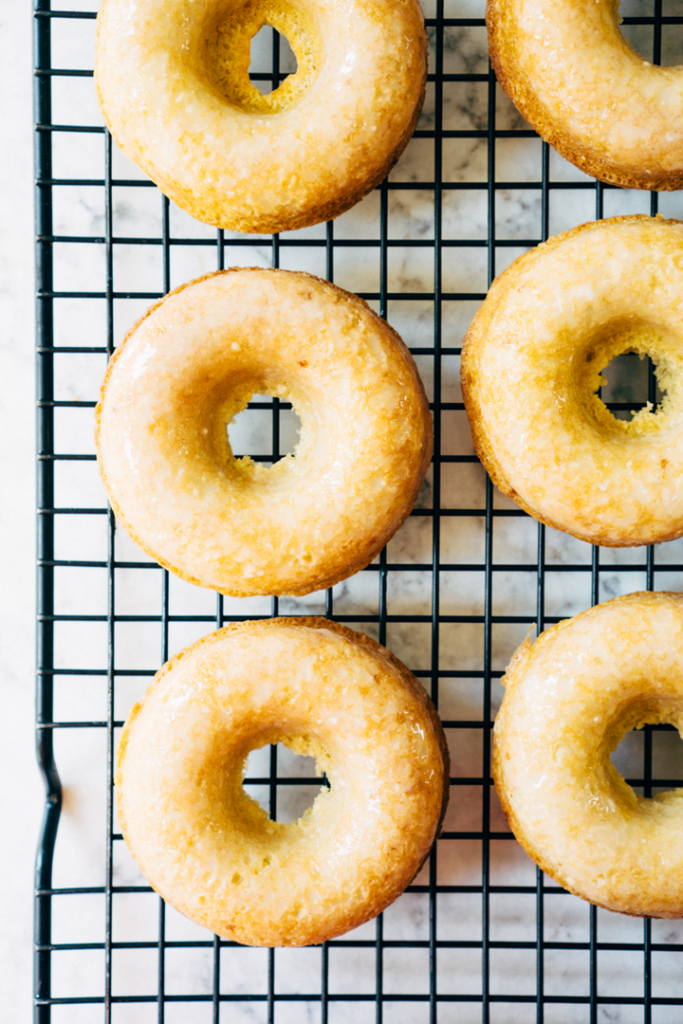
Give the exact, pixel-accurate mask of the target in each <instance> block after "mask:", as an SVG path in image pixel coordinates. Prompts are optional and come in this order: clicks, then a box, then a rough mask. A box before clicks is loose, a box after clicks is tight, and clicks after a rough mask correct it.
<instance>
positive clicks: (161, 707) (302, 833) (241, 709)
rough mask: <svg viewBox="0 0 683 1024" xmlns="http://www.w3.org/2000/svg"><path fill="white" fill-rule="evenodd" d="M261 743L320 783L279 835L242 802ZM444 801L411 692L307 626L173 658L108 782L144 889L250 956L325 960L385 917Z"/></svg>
mask: <svg viewBox="0 0 683 1024" xmlns="http://www.w3.org/2000/svg"><path fill="white" fill-rule="evenodd" d="M267 743H284V744H286V745H287V746H288V747H289V748H290V749H292V750H294V751H296V752H297V753H299V754H306V755H308V756H310V757H314V758H315V759H316V763H317V771H318V774H320V775H322V774H323V772H324V773H325V774H326V776H327V779H328V781H329V783H330V788H329V790H327V789H323V790H322V791H321V792H320V794H319V795H318V796H317V798H316V800H315V803H314V804H313V806H312V807H311V808H309V810H308V811H306V813H305V814H304V815H303V816H302V817H301V818H300V819H299V820H298V821H296V822H294V823H292V824H289V825H286V824H283V823H281V822H275V821H272V820H271V819H270V818H269V817H268V814H267V813H266V812H265V811H264V810H262V808H261V807H260V806H259V805H258V804H257V803H256V802H255V801H254V800H252V799H251V798H250V797H249V796H247V794H246V793H245V791H244V789H243V787H242V780H243V778H244V769H245V762H246V758H247V755H248V753H249V752H250V751H251V750H254V749H255V748H257V747H262V746H264V745H265V744H267ZM448 786H449V760H448V752H447V748H446V743H445V739H444V734H443V729H442V728H441V723H440V722H439V718H438V716H437V714H436V711H435V710H434V707H433V705H432V703H431V701H430V700H429V698H428V697H427V694H426V693H425V691H424V690H423V688H422V687H421V686H420V684H419V683H418V682H417V680H416V679H415V678H414V676H413V675H411V673H410V672H409V671H408V669H407V668H406V667H405V666H404V665H402V664H401V662H400V661H398V659H397V658H394V657H393V656H392V655H391V654H390V653H389V651H387V650H386V649H385V648H384V647H380V645H379V644H377V643H375V642H374V640H371V639H370V638H369V637H367V636H364V635H363V634H362V633H354V632H353V631H352V630H350V629H346V628H344V627H343V626H339V625H337V624H336V623H333V622H330V621H329V620H327V619H317V618H292V619H270V620H263V621H260V622H243V623H239V624H238V625H233V626H227V627H225V629H221V630H219V631H218V632H217V633H212V634H211V635H209V636H207V637H204V639H202V640H200V641H199V642H198V643H196V644H194V645H193V646H192V647H188V648H187V650H185V651H183V652H182V653H181V654H179V655H177V656H176V657H175V658H172V659H171V661H169V662H168V664H167V665H165V666H164V667H163V668H162V669H161V671H160V672H159V673H158V674H157V676H156V678H155V680H154V681H153V683H152V685H151V687H150V689H149V690H148V691H147V694H146V696H145V699H144V701H143V703H142V705H139V704H138V705H136V706H135V707H134V708H133V710H132V712H131V714H130V716H129V718H128V721H127V723H126V725H125V728H124V730H123V734H122V737H121V743H120V746H119V751H118V768H117V772H116V797H117V807H118V816H119V821H120V823H121V827H122V830H123V835H124V837H125V840H126V842H127V843H128V846H129V848H130V850H131V853H132V854H133V856H134V857H135V859H136V861H137V862H138V864H139V866H140V868H141V870H142V871H143V873H144V874H145V876H146V877H147V878H148V879H149V881H150V883H151V885H152V886H153V887H154V889H156V890H157V892H159V893H160V894H161V895H162V896H163V897H164V899H165V900H167V901H168V902H169V903H171V904H173V906H174V907H176V908H177V909H178V910H180V911H181V912H182V913H183V914H186V915H187V916H188V917H189V918H191V919H192V920H193V921H196V922H197V923H198V924H201V925H203V926H204V927H206V928H208V929H210V930H211V931H212V932H214V933H216V934H218V935H220V936H223V937H224V938H229V939H233V940H236V941H237V942H241V943H244V944H246V945H251V946H303V945H308V944H311V943H319V942H323V941H325V940H326V939H331V938H334V936H336V935H341V934H342V932H346V931H348V930H349V929H351V928H356V927H357V926H358V925H361V924H363V923H364V922H365V921H368V920H369V919H370V918H371V917H374V916H375V915H376V914H379V913H380V911H382V910H384V908H385V907H386V906H388V904H389V903H391V902H392V901H393V900H394V899H396V897H397V896H399V895H400V893H401V892H403V890H404V889H405V887H406V885H408V883H409V882H410V881H411V880H412V879H413V878H414V876H415V875H416V874H417V872H418V871H419V869H420V867H421V865H422V863H423V861H424V859H425V858H426V856H427V854H428V853H429V850H430V849H431V846H432V844H433V842H434V840H435V839H436V837H437V835H438V833H439V830H440V826H441V822H442V820H443V816H444V813H445V809H446V804H447V802H448Z"/></svg>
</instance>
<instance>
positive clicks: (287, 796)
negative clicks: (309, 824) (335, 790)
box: [243, 742, 329, 825]
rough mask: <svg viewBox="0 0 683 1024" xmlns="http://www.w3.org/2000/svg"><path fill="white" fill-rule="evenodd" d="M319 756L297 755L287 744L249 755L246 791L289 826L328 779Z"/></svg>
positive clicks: (318, 794)
mask: <svg viewBox="0 0 683 1024" xmlns="http://www.w3.org/2000/svg"><path fill="white" fill-rule="evenodd" d="M321 775H322V771H321V769H320V767H319V765H318V762H317V761H316V759H315V757H310V756H308V755H306V754H297V753H296V751H294V750H292V749H291V748H290V747H289V746H287V745H286V744H285V743H283V742H280V743H277V744H267V745H265V746H262V747H257V748H255V749H254V750H252V751H251V752H250V754H249V756H248V757H247V762H246V768H245V777H244V783H243V786H244V791H245V793H246V794H247V796H249V797H251V799H252V800H255V801H256V802H257V803H258V804H259V806H260V807H262V808H263V810H264V811H265V812H266V813H267V814H268V817H269V818H270V819H271V821H278V822H280V823H282V824H285V825H291V824H292V823H294V822H300V821H301V819H302V818H303V817H304V815H305V814H306V812H307V811H308V810H309V809H310V808H311V807H312V806H313V804H314V803H315V801H316V800H317V798H318V797H319V796H320V794H321V793H323V792H327V789H328V786H329V784H328V782H327V779H326V778H325V777H324V776H323V777H322V779H321Z"/></svg>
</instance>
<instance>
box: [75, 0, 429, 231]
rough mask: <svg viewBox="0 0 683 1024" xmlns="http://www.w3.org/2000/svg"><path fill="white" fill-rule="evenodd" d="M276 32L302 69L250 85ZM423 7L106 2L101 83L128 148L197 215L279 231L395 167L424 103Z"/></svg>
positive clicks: (359, 191)
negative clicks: (264, 89) (272, 85)
mask: <svg viewBox="0 0 683 1024" xmlns="http://www.w3.org/2000/svg"><path fill="white" fill-rule="evenodd" d="M263 25H272V26H273V28H274V29H276V30H277V31H278V32H281V33H282V34H283V35H285V36H286V37H287V39H288V40H289V42H290V44H291V46H292V49H293V50H294V53H295V56H296V59H297V62H298V70H297V72H296V74H293V75H290V76H289V77H288V78H286V79H285V81H284V82H283V83H282V84H281V85H280V86H279V88H277V89H275V91H274V92H272V93H271V94H270V95H269V96H264V95H262V94H261V93H260V92H259V91H258V89H256V88H255V87H254V86H253V85H252V84H251V82H250V80H249V64H250V60H251V50H250V47H251V40H252V38H253V36H255V35H256V33H257V32H258V31H259V29H261V28H262V27H263ZM426 77H427V41H426V36H425V30H424V24H423V18H422V13H421V11H420V6H419V4H418V2H417V0H137V2H136V3H131V2H130V0H104V3H103V5H102V8H101V9H100V13H99V15H98V29H97V47H96V53H95V84H96V88H97V95H98V97H99V101H100V106H101V107H102V112H103V114H104V117H105V120H106V122H107V124H108V126H109V128H110V131H111V133H112V135H113V136H114V138H115V139H116V141H117V142H118V144H119V145H120V146H121V148H122V149H123V151H124V152H125V153H126V155H127V156H129V157H130V159H131V160H134V161H135V163H136V164H138V166H139V167H141V168H142V170H143V171H145V173H146V174H148V175H149V177H150V178H151V179H152V180H153V181H155V182H156V183H157V185H159V187H160V188H161V189H162V191H163V192H164V193H165V194H166V195H167V196H168V197H169V198H170V199H172V200H173V201H174V202H175V203H177V204H178V206H180V207H182V209H184V210H187V211H188V213H191V214H192V216H193V217H196V218H197V219H198V220H201V221H205V222H207V223H208V224H215V225H216V226H218V227H221V228H229V229H230V230H233V231H247V232H252V231H253V232H272V231H291V230H292V229H293V228H301V227H305V226H306V225H308V224H317V223H318V222H319V221H324V220H327V219H329V218H331V217H337V216H339V214H340V213H343V212H344V211H345V210H348V209H349V207H351V206H353V205H354V203H357V202H358V201H359V200H360V199H362V198H363V196H364V195H366V193H368V192H370V190H371V189H373V188H374V187H375V186H376V185H378V184H379V182H380V181H382V179H383V178H384V177H385V176H386V175H387V173H388V172H389V170H390V168H391V167H392V166H393V165H394V163H395V162H396V161H397V160H398V158H399V156H400V155H401V153H402V152H403V150H404V148H405V146H406V145H407V143H408V140H409V139H410V136H411V135H412V133H413V129H414V128H415V124H416V122H417V119H418V116H419V113H420V110H421V108H422V102H423V99H424V92H425V82H426Z"/></svg>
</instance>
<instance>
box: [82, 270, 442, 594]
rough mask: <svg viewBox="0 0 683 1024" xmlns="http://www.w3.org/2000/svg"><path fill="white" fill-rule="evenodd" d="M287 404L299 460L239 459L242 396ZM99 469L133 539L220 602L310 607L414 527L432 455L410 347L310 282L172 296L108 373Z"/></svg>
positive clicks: (235, 277)
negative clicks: (273, 597) (263, 597)
mask: <svg viewBox="0 0 683 1024" xmlns="http://www.w3.org/2000/svg"><path fill="white" fill-rule="evenodd" d="M254 393H256V394H264V393H267V394H270V395H275V396H277V397H278V398H281V399H285V400H288V401H291V402H292V404H293V406H294V409H295V410H296V411H297V412H298V414H299V416H300V419H301V438H300V442H299V444H298V445H297V447H296V449H295V452H294V455H289V456H287V457H286V458H284V459H281V460H280V461H279V462H277V463H276V464H275V465H273V466H272V467H270V468H266V467H265V466H262V465H259V464H254V462H253V461H252V460H251V459H250V458H243V459H236V458H235V457H234V456H233V453H232V449H231V447H230V441H229V439H228V434H227V429H226V427H227V424H228V423H229V422H230V421H231V420H232V418H233V417H234V416H235V415H236V414H237V413H238V412H239V411H240V410H242V409H243V408H244V407H245V406H246V404H247V403H248V401H249V399H250V398H251V396H252V394H254ZM96 418H97V428H96V443H97V451H98V458H99V463H100V470H101V473H102V478H103V480H104V484H105V487H106V489H107V491H108V494H109V497H110V500H111V504H112V507H113V509H114V511H115V513H116V515H117V518H118V519H119V521H120V522H121V523H122V525H123V526H124V527H125V528H126V529H127V530H128V532H129V533H130V535H131V537H132V538H133V539H134V540H135V541H136V542H137V543H138V544H139V545H140V546H141V547H142V548H143V549H144V550H145V551H147V552H148V554H150V555H151V556H152V557H153V558H155V559H156V560H157V561H158V562H159V563H160V564H161V565H163V566H165V567H166V568H168V569H171V570H172V571H173V572H176V573H177V574H178V575H179V576H182V577H183V578H184V579H186V580H189V581H190V582H191V583H196V584H198V585H200V586H204V587H212V588H213V589H215V590H219V591H221V592H222V593H225V594H233V595H236V596H247V595H252V594H307V593H309V592H310V591H312V590H319V589H322V588H324V587H330V586H332V585H333V584H334V583H337V582H339V580H342V579H345V578H346V577H347V576H351V575H352V574H353V573H355V572H358V570H359V569H362V568H363V567H364V566H366V565H367V564H368V562H370V561H371V560H372V559H373V558H374V557H375V555H376V554H377V553H378V552H379V551H380V550H381V549H382V548H383V547H384V545H385V544H386V543H387V541H388V540H389V538H390V537H391V536H393V534H394V533H395V531H396V530H397V529H398V528H399V526H400V525H401V523H402V522H403V520H404V519H405V518H406V516H407V515H408V514H409V512H410V510H411V508H412V506H413V504H414V502H415V499H416V498H417V494H418V491H419V489H420V485H421V484H422V480H423V478H424V475H425V472H426V470H427V466H428V463H429V458H430V454H431V445H432V430H431V420H430V416H429V406H428V403H427V398H426V396H425V393H424V389H423V387H422V384H421V382H420V378H419V375H418V372H417V368H416V366H415V363H414V362H413V359H412V357H411V355H410V353H409V352H408V350H407V348H406V347H405V345H404V344H403V342H402V341H401V339H400V338H399V337H398V335H397V334H396V333H395V331H393V330H392V329H391V328H390V327H389V326H388V324H387V323H386V322H385V321H384V320H381V319H380V317H378V316H377V315H376V314H375V313H373V312H372V310H371V309H370V308H369V306H367V305H366V304H365V303H364V302H363V301H362V300H361V299H359V298H357V297H356V296H355V295H351V294H349V293H348V292H344V291H342V290H341V289H340V288H336V287H335V286H334V285H332V284H329V283H328V282H327V281H321V280H319V279H318V278H316V277H311V276H310V275H309V274H303V273H292V272H289V271H284V270H257V269H250V270H240V269H237V270H231V271H224V272H221V273H218V274H213V275H209V276H208V277H206V278H200V279H199V280H198V281H194V282H192V283H190V284H188V285H185V286H184V287H182V288H179V289H178V290H177V291H175V292H172V293H171V294H170V295H168V296H167V297H166V298H165V299H163V300H162V301H161V302H160V303H158V304H157V305H156V306H154V307H153V308H152V309H151V310H150V311H149V313H148V314H147V315H146V316H145V317H144V318H143V319H142V320H141V321H140V322H139V323H138V324H137V326H135V327H134V328H133V330H132V331H131V332H130V334H129V335H128V337H127V338H126V340H125V342H124V343H123V344H122V345H120V346H119V348H118V349H117V351H116V353H115V356H114V358H113V359H112V361H111V362H110V364H109V370H108V372H107V376H106V378H105V381H104V384H103V386H102V397H101V400H100V404H99V406H98V408H97V414H96Z"/></svg>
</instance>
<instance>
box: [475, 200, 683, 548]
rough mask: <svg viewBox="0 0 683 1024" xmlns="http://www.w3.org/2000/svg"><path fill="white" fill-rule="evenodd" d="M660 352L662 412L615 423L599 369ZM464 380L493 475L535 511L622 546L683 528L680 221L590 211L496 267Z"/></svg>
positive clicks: (560, 525)
mask: <svg viewBox="0 0 683 1024" xmlns="http://www.w3.org/2000/svg"><path fill="white" fill-rule="evenodd" d="M623 352H637V353H639V354H640V355H641V356H645V355H650V356H652V358H653V360H654V362H655V363H656V373H657V377H658V379H659V384H660V386H661V387H662V389H663V390H664V391H666V396H665V398H664V401H663V403H662V405H661V406H660V408H659V409H658V411H657V412H655V413H653V412H651V411H650V409H649V408H644V409H642V410H640V411H639V412H638V413H637V414H636V415H634V417H633V419H632V420H631V421H630V422H629V421H625V420H617V419H615V417H614V416H612V414H611V413H610V412H609V410H608V409H607V407H606V406H605V404H604V403H603V402H602V400H601V399H600V398H599V396H598V394H597V391H598V389H599V388H600V387H601V385H603V384H605V383H606V380H605V378H604V377H602V376H601V372H602V370H603V369H604V368H605V367H606V366H607V365H608V363H610V362H611V360H612V359H614V358H615V357H616V356H617V355H619V354H621V353H623ZM461 373H462V386H463V393H464V399H465V407H466V409H467V415H468V418H469V421H470V427H471V428H472V434H473V437H474V442H475V445H476V448H477V452H478V454H479V457H480V459H481V461H482V462H483V464H484V466H485V467H486V469H487V470H488V472H489V473H490V475H491V477H492V479H493V482H494V483H495V484H496V485H497V486H498V487H499V488H500V490H502V491H503V492H504V493H505V494H508V495H509V496H510V497H512V498H514V499H515V501H517V502H518V503H519V504H520V505H521V506H522V508H524V509H526V511H527V512H529V513H530V514H531V515H533V516H535V517H536V519H539V520H540V521H541V522H543V523H546V524H547V525H549V526H554V527H557V529H560V530H565V531H566V532H567V533H571V534H574V536H576V537H579V538H581V539H582V540H587V541H590V542H591V543H594V544H605V545H608V546H613V547H626V546H629V545H635V544H651V543H655V542H659V541H664V540H671V539H673V538H674V537H679V536H681V534H682V533H683V223H680V222H679V221H673V220H664V219H663V218H661V217H657V218H651V217H645V216H634V217H615V218H613V219H611V220H604V221H595V222H592V223H590V224H584V225H582V226H581V227H578V228H575V229H574V230H572V231H568V232H566V233H565V234H562V235H557V236H556V237H554V238H551V239H550V241H549V242H547V243H546V244H545V245H540V246H538V248H536V249H533V250H531V251H530V252H528V253H525V254H524V255H523V256H521V257H520V258H519V259H517V260H515V262H514V263H513V264H512V265H511V266H510V267H509V268H508V269H507V270H506V271H505V272H504V273H503V274H501V275H500V277H498V278H496V280H495V281H494V283H493V285H492V287H491V290H490V292H489V294H488V297H487V298H486V300H485V302H484V303H483V305H482V306H481V308H480V310H479V311H478V313H477V315H476V317H475V318H474V321H473V322H472V325H471V327H470V329H469V331H468V333H467V336H466V338H465V341H464V343H463V354H462V364H461Z"/></svg>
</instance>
